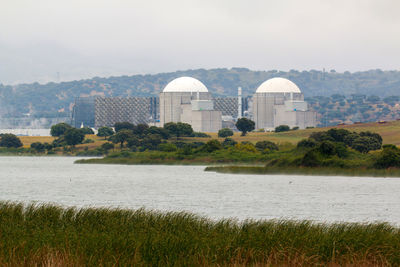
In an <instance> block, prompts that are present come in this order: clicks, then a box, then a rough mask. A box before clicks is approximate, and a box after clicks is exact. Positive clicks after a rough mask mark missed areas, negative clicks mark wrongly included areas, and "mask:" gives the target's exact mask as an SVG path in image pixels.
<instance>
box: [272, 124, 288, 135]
mask: <svg viewBox="0 0 400 267" xmlns="http://www.w3.org/2000/svg"><path fill="white" fill-rule="evenodd" d="M287 131H290V127H289V126H287V125H279V126H277V127H275V132H276V133H280V132H287Z"/></svg>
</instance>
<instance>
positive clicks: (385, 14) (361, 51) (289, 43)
mask: <svg viewBox="0 0 400 267" xmlns="http://www.w3.org/2000/svg"><path fill="white" fill-rule="evenodd" d="M399 10H400V1H399V0H334V1H323V0H301V1H300V0H280V1H275V0H274V1H271V0H247V1H246V0H168V1H163V0H159V1H155V0H146V1H142V0H140V1H136V0H35V1H33V0H0V83H3V84H15V83H20V82H33V81H38V82H41V83H43V82H47V81H57V79H58V75H57V72H59V75H60V76H59V77H60V79H61V80H73V79H81V78H89V77H93V76H111V75H114V76H116V75H124V74H126V75H133V74H144V73H158V72H173V71H176V70H185V69H189V68H192V69H197V68H216V67H227V68H231V67H247V68H250V69H254V70H271V69H278V70H290V69H298V70H309V69H322V68H326V69H327V70H330V69H336V70H337V71H345V70H349V71H358V70H367V69H376V68H380V69H397V70H398V69H400V67H399V64H400V49H399V48H400V16H399V15H398V12H399Z"/></svg>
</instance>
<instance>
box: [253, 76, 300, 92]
mask: <svg viewBox="0 0 400 267" xmlns="http://www.w3.org/2000/svg"><path fill="white" fill-rule="evenodd" d="M256 93H301V91H300V89H299V87H297V85H296V84H295V83H294V82H292V81H289V80H288V79H285V78H272V79H269V80H267V81H265V82H263V83H262V84H261V85H260V86H259V87H258V88H257V91H256Z"/></svg>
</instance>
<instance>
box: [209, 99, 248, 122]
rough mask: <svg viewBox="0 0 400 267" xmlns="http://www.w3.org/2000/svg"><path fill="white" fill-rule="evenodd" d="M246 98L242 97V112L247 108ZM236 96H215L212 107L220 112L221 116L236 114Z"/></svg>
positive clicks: (234, 115) (233, 115) (235, 115)
mask: <svg viewBox="0 0 400 267" xmlns="http://www.w3.org/2000/svg"><path fill="white" fill-rule="evenodd" d="M248 99H249V98H246V97H242V114H241V115H243V113H244V111H246V110H247V109H248ZM238 105H239V104H238V98H237V97H217V98H214V109H215V110H219V111H221V112H222V115H223V116H232V117H234V118H236V117H237V116H238Z"/></svg>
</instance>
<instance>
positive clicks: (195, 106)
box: [160, 77, 222, 132]
mask: <svg viewBox="0 0 400 267" xmlns="http://www.w3.org/2000/svg"><path fill="white" fill-rule="evenodd" d="M168 122H184V123H188V124H190V125H192V128H193V130H194V131H197V132H217V131H218V130H220V129H221V128H222V112H221V111H217V110H215V109H214V101H213V99H212V96H211V93H210V92H209V91H208V89H207V87H206V86H205V85H204V84H203V83H202V82H200V81H199V80H197V79H194V78H191V77H180V78H177V79H175V80H173V81H171V82H170V83H168V84H167V86H165V88H164V90H163V91H162V92H161V93H160V125H164V124H165V123H168Z"/></svg>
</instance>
